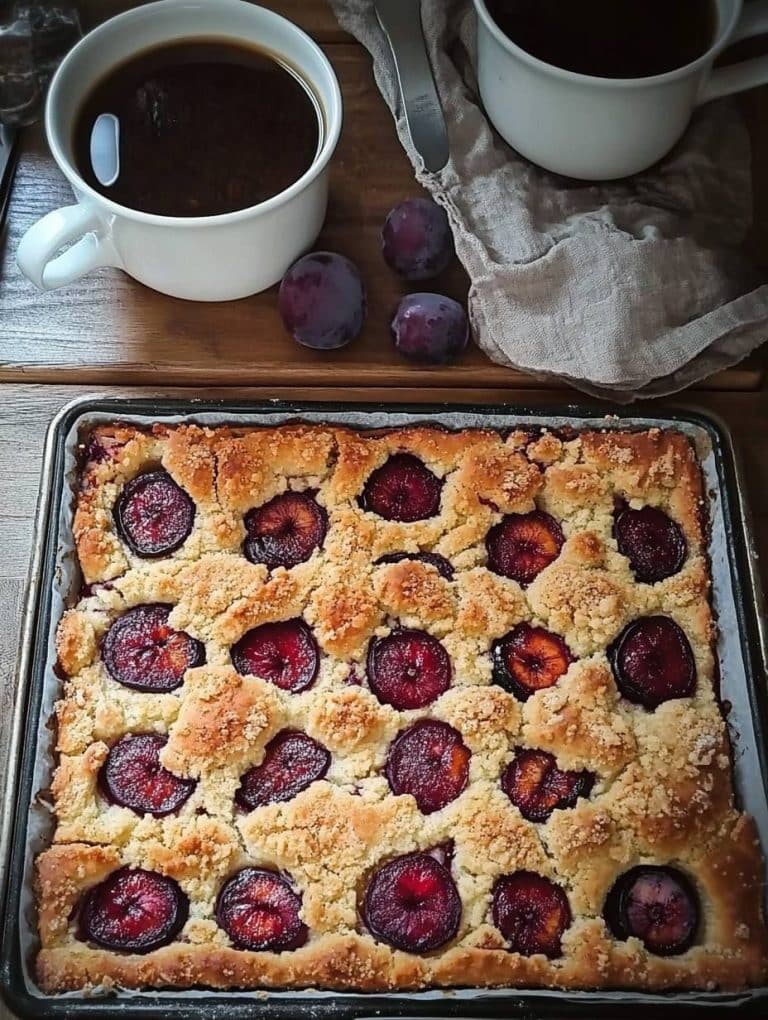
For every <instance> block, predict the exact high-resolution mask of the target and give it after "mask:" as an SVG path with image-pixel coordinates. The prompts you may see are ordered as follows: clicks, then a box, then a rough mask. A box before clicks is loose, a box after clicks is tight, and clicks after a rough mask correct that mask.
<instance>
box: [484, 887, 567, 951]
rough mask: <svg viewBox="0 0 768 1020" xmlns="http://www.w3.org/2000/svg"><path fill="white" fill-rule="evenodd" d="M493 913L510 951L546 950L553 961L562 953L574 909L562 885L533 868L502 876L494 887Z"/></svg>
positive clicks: (494, 921) (494, 920) (495, 922)
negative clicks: (563, 939)
mask: <svg viewBox="0 0 768 1020" xmlns="http://www.w3.org/2000/svg"><path fill="white" fill-rule="evenodd" d="M491 912H492V916H493V923H494V924H495V925H496V927H497V928H498V929H499V931H500V932H501V934H502V935H503V936H504V938H505V939H506V940H507V944H508V948H509V950H510V952H512V953H520V954H521V955H522V956H534V955H536V954H537V953H543V955H544V956H547V957H549V959H550V960H553V959H555V958H556V957H558V956H560V954H561V952H562V948H561V940H562V937H563V934H564V933H565V931H566V930H567V929H568V928H569V926H570V924H571V908H570V905H569V903H568V897H567V896H566V895H565V892H564V891H563V890H562V889H561V888H560V886H559V885H555V883H554V882H550V880H549V879H548V878H544V876H543V875H537V874H536V873H535V872H533V871H516V872H514V874H512V875H502V876H501V878H499V879H497V881H496V883H495V885H494V887H493V901H492V907H491Z"/></svg>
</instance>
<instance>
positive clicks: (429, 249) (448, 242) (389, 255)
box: [381, 198, 454, 280]
mask: <svg viewBox="0 0 768 1020" xmlns="http://www.w3.org/2000/svg"><path fill="white" fill-rule="evenodd" d="M381 240H382V254H383V255H384V260H385V262H386V263H387V265H388V266H390V268H392V269H394V271H395V272H396V273H399V275H400V276H402V277H404V279H406V280H431V279H432V278H433V277H435V276H439V275H440V273H442V271H443V270H444V269H446V268H447V267H448V266H449V265H450V262H451V259H452V258H453V255H454V248H453V236H452V235H451V228H450V225H449V223H448V216H447V215H446V212H445V209H443V208H441V207H440V206H439V205H438V204H437V203H436V202H433V201H432V199H431V198H407V199H406V200H405V201H404V202H401V203H400V204H399V205H396V206H395V208H394V209H392V210H391V212H390V213H389V215H388V216H387V219H386V222H385V223H384V229H383V230H382V232H381Z"/></svg>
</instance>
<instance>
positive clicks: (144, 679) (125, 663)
mask: <svg viewBox="0 0 768 1020" xmlns="http://www.w3.org/2000/svg"><path fill="white" fill-rule="evenodd" d="M171 608H172V607H171V606H161V605H146V606H135V607H134V608H133V609H129V610H128V612H127V613H123V615H122V616H119V617H118V618H117V619H116V620H115V622H114V623H113V624H112V626H111V627H110V628H109V630H108V631H107V633H106V634H105V636H104V640H103V641H102V644H101V656H102V659H103V660H104V666H105V668H106V670H107V672H108V673H109V675H110V676H111V677H112V678H113V680H117V681H118V683H121V684H123V685H124V686H125V687H133V688H135V689H136V690H138V691H154V692H157V693H160V692H165V691H172V690H175V688H177V687H179V686H180V685H181V684H182V683H183V682H184V674H185V673H186V671H187V670H188V669H192V668H193V667H195V666H201V665H202V664H203V663H204V662H205V648H204V647H203V645H202V644H201V642H200V641H197V640H195V638H193V637H190V636H189V634H186V633H185V632H184V631H182V630H174V629H173V627H171V626H170V625H169V623H168V617H169V616H170V615H171Z"/></svg>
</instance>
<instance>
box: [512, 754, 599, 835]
mask: <svg viewBox="0 0 768 1020" xmlns="http://www.w3.org/2000/svg"><path fill="white" fill-rule="evenodd" d="M594 782H595V777H594V776H593V775H592V773H591V772H567V771H564V770H563V769H559V768H558V767H557V761H556V759H555V756H554V755H553V754H548V753H547V752H546V751H539V750H534V749H533V748H523V747H517V748H515V757H514V759H513V760H512V761H511V762H510V763H509V765H507V767H506V768H505V769H504V771H503V772H502V774H501V788H502V790H503V791H504V793H506V795H507V796H508V797H509V799H510V800H511V801H512V803H513V804H514V805H515V807H517V808H518V809H519V811H520V814H521V815H522V816H523V818H527V819H528V821H529V822H545V821H546V820H547V819H548V818H549V816H550V815H551V814H552V812H553V811H554V810H555V809H556V808H570V807H573V806H574V804H575V803H576V801H577V800H578V799H579V797H588V796H589V793H590V790H591V789H592V787H593V785H594Z"/></svg>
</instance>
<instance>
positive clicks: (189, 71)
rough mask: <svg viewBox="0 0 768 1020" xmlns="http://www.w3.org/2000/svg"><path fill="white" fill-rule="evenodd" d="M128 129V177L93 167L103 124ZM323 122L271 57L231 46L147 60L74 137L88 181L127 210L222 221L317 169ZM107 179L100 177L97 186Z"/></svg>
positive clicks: (124, 134) (85, 110)
mask: <svg viewBox="0 0 768 1020" xmlns="http://www.w3.org/2000/svg"><path fill="white" fill-rule="evenodd" d="M101 114H112V115H113V116H115V117H116V118H117V120H118V122H119V156H120V162H119V174H118V176H117V179H116V180H115V181H114V183H112V184H104V183H101V182H100V180H99V179H98V177H101V179H102V180H105V179H106V178H105V175H104V173H103V172H101V171H100V169H99V167H98V166H96V167H94V166H93V165H92V159H91V135H92V132H93V126H94V123H95V122H96V119H97V118H98V117H99V116H100V115H101ZM320 130H321V128H320V119H319V117H318V112H317V107H316V104H315V102H314V100H313V98H312V97H311V95H310V93H309V92H308V91H307V88H306V87H305V85H304V84H303V82H302V81H300V80H299V79H298V78H297V77H296V76H295V75H294V74H293V73H292V72H290V71H289V70H288V69H287V68H286V67H284V66H283V65H282V64H280V63H278V61H277V60H275V59H274V58H273V57H272V56H271V55H269V54H268V53H265V52H262V51H260V50H257V49H255V48H250V47H247V46H245V45H243V46H239V45H236V44H233V43H230V42H227V41H216V40H203V41H198V40H195V41H188V42H184V41H181V42H178V43H173V44H169V45H164V46H159V47H156V48H154V49H151V50H145V51H144V52H143V53H140V54H138V55H137V56H135V57H133V58H132V59H130V60H129V61H127V62H126V63H124V64H121V65H119V66H118V67H116V68H115V69H114V70H113V71H111V72H110V73H109V74H108V75H107V76H106V77H105V78H103V79H102V80H101V81H100V82H99V83H98V84H97V85H96V86H95V87H94V89H93V90H92V92H91V93H90V95H89V96H88V97H87V98H86V100H85V102H84V104H83V107H82V109H81V110H80V112H79V114H78V117H77V120H76V124H75V134H74V148H75V161H76V164H77V167H78V170H79V171H80V173H81V174H82V176H83V178H84V179H85V180H86V181H87V182H88V183H89V184H90V185H91V186H92V187H93V188H95V189H96V190H97V191H99V192H100V193H101V194H102V195H105V196H107V197H108V198H111V199H112V200H113V201H115V202H118V203H119V204H120V205H124V206H128V207H129V208H132V209H140V210H142V211H143V212H151V213H159V214H161V215H165V216H213V215H217V214H219V213H227V212H233V211H235V210H237V209H246V208H248V207H249V206H252V205H256V204H257V203H259V202H263V201H265V200H266V199H268V198H271V197H273V196H274V195H277V194H279V193H280V192H281V191H284V190H285V189H286V188H287V187H289V186H290V185H291V184H293V183H294V182H295V181H297V180H298V179H299V178H300V177H301V176H302V175H303V174H304V173H305V172H306V171H307V170H308V169H309V167H310V166H311V165H312V162H313V160H314V157H315V154H316V152H317V148H318V142H319V138H320ZM97 173H98V177H97Z"/></svg>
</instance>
